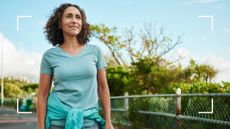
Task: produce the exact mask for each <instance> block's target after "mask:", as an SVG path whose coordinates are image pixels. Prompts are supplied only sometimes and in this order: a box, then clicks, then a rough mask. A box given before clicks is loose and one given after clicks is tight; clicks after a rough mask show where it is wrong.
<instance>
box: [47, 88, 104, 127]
mask: <svg viewBox="0 0 230 129" xmlns="http://www.w3.org/2000/svg"><path fill="white" fill-rule="evenodd" d="M84 118H87V119H90V120H95V121H96V122H97V123H98V125H99V129H104V126H105V121H104V119H103V118H102V117H101V116H100V115H99V114H98V108H93V109H89V110H84V111H83V110H82V109H79V108H72V109H71V108H69V107H67V106H65V105H64V104H63V103H61V101H60V100H59V99H58V98H57V95H56V93H55V92H52V93H51V94H50V96H49V98H48V104H47V113H46V129H49V128H50V120H52V119H56V120H58V119H66V123H65V129H83V127H84V124H83V122H84Z"/></svg>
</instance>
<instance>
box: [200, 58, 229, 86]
mask: <svg viewBox="0 0 230 129" xmlns="http://www.w3.org/2000/svg"><path fill="white" fill-rule="evenodd" d="M203 62H204V63H206V64H210V65H212V66H213V67H214V68H216V69H217V70H218V73H217V76H216V77H215V79H214V81H215V82H220V81H228V82H230V76H229V75H230V60H226V59H224V58H223V57H220V56H217V55H214V54H209V55H208V56H207V57H206V58H205V59H204V61H203Z"/></svg>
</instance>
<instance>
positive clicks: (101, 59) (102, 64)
mask: <svg viewBox="0 0 230 129" xmlns="http://www.w3.org/2000/svg"><path fill="white" fill-rule="evenodd" d="M97 56H98V62H97V69H98V70H99V69H103V68H105V67H107V64H106V62H105V59H104V56H103V53H102V50H101V49H100V48H98V55H97Z"/></svg>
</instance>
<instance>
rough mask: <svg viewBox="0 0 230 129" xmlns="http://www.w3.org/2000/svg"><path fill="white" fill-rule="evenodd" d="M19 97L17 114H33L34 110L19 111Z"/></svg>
mask: <svg viewBox="0 0 230 129" xmlns="http://www.w3.org/2000/svg"><path fill="white" fill-rule="evenodd" d="M18 103H19V102H18V98H17V114H32V112H20V111H19V104H18Z"/></svg>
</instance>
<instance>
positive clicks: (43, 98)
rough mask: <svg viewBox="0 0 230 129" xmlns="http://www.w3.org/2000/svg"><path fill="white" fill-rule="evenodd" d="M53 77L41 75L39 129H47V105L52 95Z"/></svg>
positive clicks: (38, 102) (38, 113)
mask: <svg viewBox="0 0 230 129" xmlns="http://www.w3.org/2000/svg"><path fill="white" fill-rule="evenodd" d="M51 84H52V76H51V75H48V74H41V75H40V82H39V88H38V96H37V120H38V129H45V118H46V105H47V98H48V96H49V93H50V88H51Z"/></svg>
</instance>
